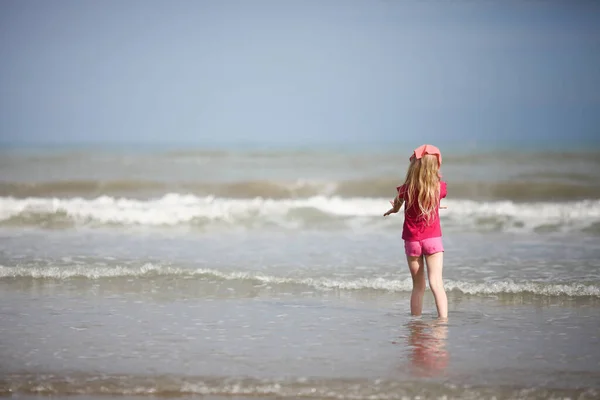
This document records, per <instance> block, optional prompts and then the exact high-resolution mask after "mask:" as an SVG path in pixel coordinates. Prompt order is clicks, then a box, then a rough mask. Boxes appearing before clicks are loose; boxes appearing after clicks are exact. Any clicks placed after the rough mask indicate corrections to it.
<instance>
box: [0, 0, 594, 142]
mask: <svg viewBox="0 0 600 400" xmlns="http://www.w3.org/2000/svg"><path fill="white" fill-rule="evenodd" d="M0 90H2V96H1V97H0V134H1V138H2V141H4V142H6V141H10V142H15V141H16V142H26V143H40V142H67V143H68V142H88V141H93V142H96V141H109V142H149V143H156V142H167V143H169V142H170V143H173V142H188V143H197V144H218V143H235V142H237V141H244V142H254V143H266V144H285V143H299V144H305V143H314V142H318V141H322V140H327V141H330V142H331V141H333V142H348V143H356V142H364V143H378V142H380V143H384V142H390V141H413V140H414V138H415V137H418V138H419V140H417V141H418V142H440V141H444V142H452V141H453V142H455V143H460V142H465V143H483V142H489V141H500V140H502V139H503V138H506V139H510V140H512V141H515V140H521V139H527V140H529V141H531V140H533V139H538V140H539V139H544V140H551V141H565V142H566V141H567V140H574V141H579V142H583V141H588V142H594V143H598V142H599V141H600V140H599V139H598V137H599V136H600V2H597V1H591V0H590V1H567V0H564V1H551V0H548V1H541V0H539V1H535V0H521V1H500V0H498V1H489V0H488V1H486V0H463V1H459V0H456V1H433V0H431V1H402V0H388V1H383V0H361V1H357V0H297V1H295V0H279V1H277V0H272V1H266V0H260V1H259V0H238V1H231V0H213V1H208V0H205V1H204V0H195V1H181V0H170V1H167V0H164V1H157V0H118V1H117V0H106V1H101V0H96V1H91V0H70V1H65V0H52V1H41V0H39V1H31V0H19V1H13V0H3V1H1V2H0ZM594 138H596V139H594Z"/></svg>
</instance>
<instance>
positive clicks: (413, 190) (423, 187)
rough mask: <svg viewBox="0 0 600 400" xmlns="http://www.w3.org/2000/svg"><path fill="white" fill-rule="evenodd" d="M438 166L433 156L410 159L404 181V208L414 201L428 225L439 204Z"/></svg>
mask: <svg viewBox="0 0 600 400" xmlns="http://www.w3.org/2000/svg"><path fill="white" fill-rule="evenodd" d="M439 170H440V165H439V163H438V159H437V157H436V156H435V155H431V154H427V155H425V156H423V157H421V158H419V159H412V160H411V162H410V165H409V167H408V171H407V172H406V180H405V181H404V185H405V189H406V194H405V196H404V200H405V202H406V206H405V207H406V208H405V209H408V208H410V207H411V206H412V205H413V204H414V202H415V201H416V202H417V204H418V208H419V210H420V212H421V213H420V216H422V217H423V219H425V221H426V222H427V224H429V223H430V222H431V220H432V218H433V216H434V215H435V212H436V211H437V209H438V207H439V203H440V175H439Z"/></svg>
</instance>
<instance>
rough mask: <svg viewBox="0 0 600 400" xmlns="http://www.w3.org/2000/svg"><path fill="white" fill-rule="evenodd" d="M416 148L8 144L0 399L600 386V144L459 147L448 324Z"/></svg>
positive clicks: (386, 395)
mask: <svg viewBox="0 0 600 400" xmlns="http://www.w3.org/2000/svg"><path fill="white" fill-rule="evenodd" d="M406 153H410V149H404V148H398V149H393V150H390V149H388V150H362V151H358V150H353V151H341V150H338V151H333V150H307V149H302V150H290V149H286V150H275V149H271V150H260V149H255V150H239V149H238V150H227V149H225V150H222V149H218V150H207V149H195V148H192V149H185V150H179V149H162V150H161V149H150V150H148V149H145V150H143V151H132V150H127V151H124V150H121V151H113V150H107V149H66V150H65V149H52V150H49V149H41V150H40V149H37V150H31V149H28V150H17V149H5V150H3V153H2V156H1V157H0V296H1V297H0V300H1V301H0V321H1V323H0V393H2V394H3V395H12V396H15V397H19V398H35V397H37V396H46V395H56V396H59V397H63V396H67V395H71V396H76V397H74V398H79V397H80V398H102V397H103V396H118V397H122V398H131V399H133V398H146V397H148V396H177V397H195V396H199V395H203V396H209V398H210V397H214V398H219V397H221V396H228V397H232V396H233V397H236V398H244V397H252V398H256V397H259V398H260V397H264V398H271V397H290V398H295V397H306V398H351V399H372V398H381V399H396V398H397V399H406V398H408V399H410V398H446V399H449V398H461V399H464V398H473V399H480V398H490V399H491V398H497V399H499V398H523V399H527V398H582V399H583V398H590V399H591V398H597V397H598V396H600V339H599V337H600V245H599V243H600V241H599V236H600V177H599V175H598V174H597V173H596V172H595V171H597V169H598V167H599V166H600V161H599V160H600V157H598V155H599V154H598V153H593V152H571V153H565V152H544V153H527V152H522V153H510V152H503V151H496V152H487V153H486V152H479V153H477V154H465V153H449V154H446V153H445V154H444V165H443V168H442V173H443V178H444V179H445V180H446V181H447V182H448V198H447V199H444V200H443V202H442V203H443V204H442V205H444V206H447V207H448V208H447V209H442V210H440V214H441V221H442V229H443V233H444V245H445V248H446V251H445V254H444V284H445V287H446V290H447V292H448V301H449V319H448V321H447V322H439V321H438V320H437V318H436V316H437V315H436V311H435V304H434V301H433V297H432V295H431V293H430V291H429V290H428V291H427V292H426V295H425V302H424V314H423V315H422V316H421V317H412V316H410V312H409V310H410V307H409V301H410V291H411V287H412V283H411V280H410V274H409V272H408V268H407V267H406V261H405V258H404V252H403V245H402V240H401V231H402V221H403V217H402V213H399V214H396V215H392V216H390V217H387V218H384V217H383V216H382V215H383V213H384V212H385V211H386V210H387V209H388V208H389V202H388V201H389V200H390V199H392V198H393V197H394V195H395V187H396V186H397V185H399V184H401V183H402V179H403V176H404V173H405V169H406V167H407V161H408V160H407V157H406V156H405V155H406ZM398 154H401V155H402V156H399V155H398Z"/></svg>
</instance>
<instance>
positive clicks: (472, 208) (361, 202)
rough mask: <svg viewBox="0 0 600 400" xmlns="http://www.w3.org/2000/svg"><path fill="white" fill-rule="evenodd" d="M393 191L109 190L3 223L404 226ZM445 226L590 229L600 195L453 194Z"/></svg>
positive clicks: (0, 213) (8, 213)
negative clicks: (220, 194) (264, 194)
mask: <svg viewBox="0 0 600 400" xmlns="http://www.w3.org/2000/svg"><path fill="white" fill-rule="evenodd" d="M388 200H389V198H341V197H326V196H314V197H309V198H306V199H285V200H273V199H263V198H254V199H230V198H216V197H213V196H206V197H197V196H193V195H179V194H168V195H166V196H163V197H161V198H158V199H154V200H135V199H128V198H114V197H108V196H102V197H98V198H95V199H83V198H69V199H57V198H26V199H17V198H12V197H4V198H0V225H2V226H40V227H48V228H55V227H63V226H66V227H69V226H74V225H86V226H98V225H101V226H104V225H109V226H110V225H118V226H146V227H152V226H154V227H161V226H190V227H196V228H213V227H236V228H239V227H242V228H259V227H268V226H276V227H280V228H289V229H298V228H318V229H324V228H327V229H335V228H341V229H343V228H352V229H355V228H360V227H361V226H362V227H370V228H371V227H374V226H376V227H384V228H385V227H391V226H393V227H397V226H398V223H399V222H398V221H401V219H402V218H403V216H402V213H399V214H397V215H395V216H392V217H388V218H383V217H382V214H383V212H384V211H386V209H387V208H389V203H388ZM444 205H446V206H447V207H448V208H447V209H445V210H442V211H441V212H440V213H441V218H442V224H443V226H444V229H453V228H458V229H475V230H493V231H510V232H532V231H538V232H548V231H550V232H555V231H569V232H570V231H584V232H587V233H592V234H593V233H594V232H596V231H597V230H598V229H597V228H598V226H599V225H600V200H594V201H580V202H568V203H525V204H521V203H515V202H511V201H497V202H475V201H461V200H448V201H444Z"/></svg>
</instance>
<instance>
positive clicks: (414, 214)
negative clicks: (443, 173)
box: [396, 181, 448, 242]
mask: <svg viewBox="0 0 600 400" xmlns="http://www.w3.org/2000/svg"><path fill="white" fill-rule="evenodd" d="M396 190H397V191H398V195H399V196H400V198H402V199H404V202H405V204H406V200H407V199H406V198H405V195H406V188H405V186H404V185H402V186H398V187H397V188H396ZM447 194H448V188H447V184H446V182H444V181H441V182H440V199H443V198H444V197H446V195H447ZM420 213H421V211H420V210H419V205H418V204H417V203H416V202H415V203H413V204H412V206H410V207H409V208H408V209H406V208H405V210H404V227H403V229H402V239H403V240H406V241H411V242H412V241H418V240H424V239H429V238H434V237H440V236H442V227H441V225H440V214H439V210H438V209H436V210H435V214H434V215H433V218H432V220H431V222H430V223H429V224H427V222H426V221H425V219H424V218H423V217H422V216H420V215H419V214H420Z"/></svg>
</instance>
